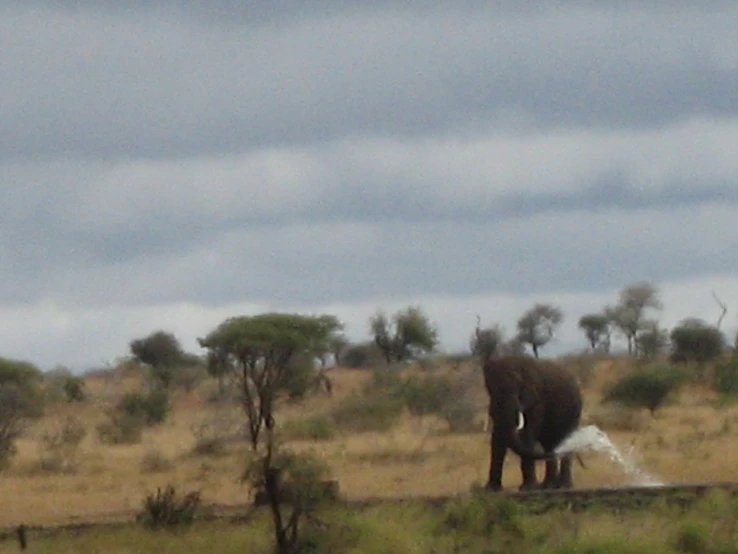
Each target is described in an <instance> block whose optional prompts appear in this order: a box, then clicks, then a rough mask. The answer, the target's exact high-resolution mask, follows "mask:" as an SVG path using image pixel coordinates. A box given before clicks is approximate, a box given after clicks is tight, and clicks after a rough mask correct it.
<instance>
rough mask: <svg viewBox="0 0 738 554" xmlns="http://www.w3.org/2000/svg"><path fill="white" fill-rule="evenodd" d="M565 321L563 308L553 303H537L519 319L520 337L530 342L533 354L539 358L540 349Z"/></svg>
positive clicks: (525, 341) (522, 340)
mask: <svg viewBox="0 0 738 554" xmlns="http://www.w3.org/2000/svg"><path fill="white" fill-rule="evenodd" d="M563 321H564V314H563V312H562V311H561V308H558V307H556V306H552V305H551V304H540V303H539V304H536V305H535V306H533V307H532V308H531V309H529V310H528V311H527V312H525V313H524V314H523V315H522V316H521V317H520V319H519V320H518V323H517V327H518V335H517V336H518V339H519V340H520V341H521V342H523V343H525V344H530V346H531V348H532V349H533V355H534V356H535V357H536V358H537V357H538V350H539V349H540V348H541V347H543V346H545V345H546V344H548V343H549V342H550V341H551V339H552V338H553V336H554V333H555V332H556V329H557V328H558V327H559V326H560V325H561V323H562V322H563Z"/></svg>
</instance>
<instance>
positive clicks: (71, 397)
mask: <svg viewBox="0 0 738 554" xmlns="http://www.w3.org/2000/svg"><path fill="white" fill-rule="evenodd" d="M62 390H64V394H65V396H66V399H67V402H84V401H85V399H86V398H87V393H86V392H85V380H84V379H83V378H82V377H75V376H73V375H70V376H69V377H66V378H65V379H64V380H63V381H62Z"/></svg>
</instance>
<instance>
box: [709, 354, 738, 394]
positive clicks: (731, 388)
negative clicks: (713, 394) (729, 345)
mask: <svg viewBox="0 0 738 554" xmlns="http://www.w3.org/2000/svg"><path fill="white" fill-rule="evenodd" d="M713 386H714V388H715V390H716V391H717V392H719V393H720V394H723V395H725V396H738V359H737V358H735V357H734V358H731V359H730V360H726V361H724V362H721V363H719V364H717V365H716V366H715V377H714V383H713Z"/></svg>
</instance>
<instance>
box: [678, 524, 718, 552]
mask: <svg viewBox="0 0 738 554" xmlns="http://www.w3.org/2000/svg"><path fill="white" fill-rule="evenodd" d="M709 543H710V531H709V529H707V527H706V526H704V525H702V524H700V523H695V522H687V523H683V524H682V526H681V527H680V528H679V531H678V532H677V535H676V538H675V540H674V547H675V548H676V550H677V551H679V552H684V553H685V554H703V553H704V552H709V551H710V548H709Z"/></svg>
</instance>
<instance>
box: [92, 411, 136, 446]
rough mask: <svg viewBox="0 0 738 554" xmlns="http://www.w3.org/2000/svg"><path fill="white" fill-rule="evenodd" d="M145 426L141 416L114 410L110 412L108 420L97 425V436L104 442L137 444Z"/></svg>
mask: <svg viewBox="0 0 738 554" xmlns="http://www.w3.org/2000/svg"><path fill="white" fill-rule="evenodd" d="M144 426H145V422H144V420H143V419H141V417H140V416H138V415H130V414H127V413H125V412H120V411H118V410H112V411H110V412H108V421H105V422H103V423H100V424H99V425H98V426H97V438H98V440H99V441H100V442H101V443H103V444H137V443H139V442H141V437H142V435H143V428H144Z"/></svg>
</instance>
